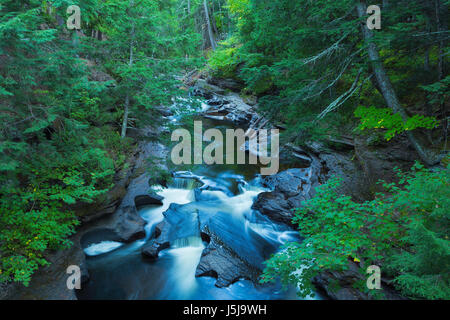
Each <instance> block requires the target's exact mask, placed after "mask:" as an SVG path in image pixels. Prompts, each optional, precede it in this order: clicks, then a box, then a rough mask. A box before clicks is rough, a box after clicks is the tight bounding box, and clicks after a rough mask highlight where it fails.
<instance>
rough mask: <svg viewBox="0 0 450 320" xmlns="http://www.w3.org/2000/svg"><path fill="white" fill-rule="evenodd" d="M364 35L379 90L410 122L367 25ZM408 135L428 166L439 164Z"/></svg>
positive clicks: (362, 6) (362, 9) (361, 5)
mask: <svg viewBox="0 0 450 320" xmlns="http://www.w3.org/2000/svg"><path fill="white" fill-rule="evenodd" d="M357 10H358V16H359V17H360V18H363V17H365V16H366V13H367V5H366V3H365V2H363V1H360V2H358V4H357ZM362 33H363V37H364V40H365V42H366V44H367V52H368V55H369V60H370V62H371V64H372V67H373V71H374V73H375V77H376V79H377V82H378V86H379V90H380V92H381V94H382V95H383V98H384V100H385V101H386V104H387V105H388V106H389V107H390V108H391V109H392V110H393V111H394V113H398V114H399V115H400V116H401V117H402V119H403V121H404V122H405V123H406V121H407V120H408V115H407V114H406V111H405V110H404V109H403V107H402V105H401V104H400V101H399V100H398V98H397V95H396V93H395V90H394V88H393V86H392V83H391V81H390V79H389V76H388V75H387V73H386V70H385V69H384V66H383V64H382V62H381V59H380V55H379V53H378V48H377V46H376V44H375V43H374V42H373V32H372V30H369V28H367V25H366V24H363V26H362ZM406 135H407V137H408V140H409V142H410V143H411V144H412V146H413V147H414V149H415V150H416V151H417V153H418V155H419V157H420V159H421V160H422V161H423V162H424V163H425V164H427V165H429V166H431V165H435V164H437V163H438V162H439V160H437V159H431V157H430V155H428V153H427V152H426V151H425V149H424V148H423V147H422V145H421V144H420V142H419V141H418V140H417V139H416V137H415V136H414V135H413V133H412V132H411V131H406Z"/></svg>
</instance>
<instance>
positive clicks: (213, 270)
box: [195, 240, 258, 288]
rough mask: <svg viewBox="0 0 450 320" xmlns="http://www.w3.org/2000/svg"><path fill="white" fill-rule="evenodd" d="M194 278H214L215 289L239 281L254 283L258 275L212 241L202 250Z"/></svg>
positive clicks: (231, 253)
mask: <svg viewBox="0 0 450 320" xmlns="http://www.w3.org/2000/svg"><path fill="white" fill-rule="evenodd" d="M195 276H196V277H214V278H216V279H217V281H216V284H215V285H216V287H219V288H223V287H228V286H229V285H231V284H233V283H235V282H236V281H238V280H240V279H248V280H253V281H256V279H257V277H258V274H257V273H256V272H254V269H253V268H251V267H249V266H248V265H247V264H246V263H245V262H244V261H242V260H241V259H240V258H239V257H237V256H236V255H235V254H233V252H232V251H230V250H229V249H227V248H225V247H223V246H221V245H219V244H217V243H216V242H215V241H214V240H213V242H211V243H210V244H209V245H208V247H207V248H206V249H205V250H203V253H202V257H201V259H200V263H199V264H198V266H197V270H196V272H195Z"/></svg>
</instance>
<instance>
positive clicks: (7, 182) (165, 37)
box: [0, 0, 201, 285]
mask: <svg viewBox="0 0 450 320" xmlns="http://www.w3.org/2000/svg"><path fill="white" fill-rule="evenodd" d="M132 3H133V1H128V0H127V1H124V0H108V1H97V0H89V1H65V0H61V1H52V2H49V1H34V0H32V1H16V0H14V1H12V0H0V132H1V134H0V226H1V227H0V281H1V282H3V281H11V280H13V281H17V282H21V283H23V284H24V285H28V284H29V282H30V279H31V276H32V274H33V272H35V271H36V269H37V268H38V267H40V266H43V265H46V264H48V262H47V260H46V258H45V255H46V253H47V250H57V249H64V248H67V247H68V246H69V245H70V241H69V240H68V237H69V236H70V235H71V234H73V232H74V230H75V229H74V228H75V227H76V226H77V224H78V220H77V212H76V211H74V209H73V208H74V207H75V205H79V204H80V203H92V202H94V201H96V200H97V199H99V197H100V196H102V195H104V194H105V193H106V192H107V191H108V190H109V189H110V188H111V187H112V183H113V176H114V174H115V172H116V171H118V170H120V169H122V167H123V165H124V164H125V160H126V158H127V157H128V156H129V154H130V153H131V150H132V148H133V146H132V144H131V139H121V137H120V134H119V130H120V124H121V120H122V117H123V104H124V100H125V99H124V97H125V95H126V94H129V95H130V97H131V98H130V101H131V105H130V109H131V113H132V114H131V115H132V117H133V118H134V119H135V120H132V121H130V122H131V124H132V125H133V126H136V127H138V126H140V125H143V124H145V122H147V124H148V123H149V122H151V123H152V124H154V125H157V124H158V121H160V119H159V118H160V116H159V115H158V114H157V113H156V112H153V113H151V112H150V113H149V111H151V109H152V107H154V106H158V105H162V104H166V105H167V104H172V101H171V97H172V96H174V95H175V96H179V97H181V96H182V94H181V93H180V90H179V89H178V86H179V85H180V83H179V81H176V80H175V77H174V73H176V72H178V71H180V70H182V69H183V68H187V67H188V65H190V64H192V65H195V64H198V62H199V61H201V60H198V59H197V60H196V59H195V53H196V52H195V50H196V49H197V47H198V43H199V40H200V38H199V36H198V35H197V34H195V32H194V31H193V29H192V23H191V26H190V27H189V28H190V29H189V30H190V34H185V33H184V31H185V29H183V28H184V27H185V26H183V25H182V23H181V20H179V19H178V16H177V13H176V12H174V10H173V9H174V6H175V5H176V1H165V2H164V4H163V3H162V2H158V1H145V0H136V1H134V6H133V5H132ZM72 4H77V5H79V6H80V7H81V11H82V14H81V17H82V31H83V33H84V35H86V36H84V37H79V36H77V35H75V34H74V33H73V32H72V31H69V30H67V29H66V26H65V18H66V16H67V14H66V9H67V7H68V6H69V5H72ZM61 21H62V23H61ZM133 26H134V30H135V32H134V34H133V36H130V35H131V34H132V29H133ZM93 31H96V32H98V31H101V32H102V33H103V34H106V38H107V39H106V40H104V41H99V40H98V39H95V38H92V37H89V36H87V35H91V33H92V32H93ZM130 47H131V50H132V53H133V56H134V63H133V64H132V65H130V64H129V59H130ZM186 55H192V56H193V59H186V57H185V56H186ZM102 73H103V74H106V73H107V74H106V76H103V77H100V78H105V79H104V80H101V79H98V80H97V78H99V76H98V75H99V74H100V75H101V74H102Z"/></svg>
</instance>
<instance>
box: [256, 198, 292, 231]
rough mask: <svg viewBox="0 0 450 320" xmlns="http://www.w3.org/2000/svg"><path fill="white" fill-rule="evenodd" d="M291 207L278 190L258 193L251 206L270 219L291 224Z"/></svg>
mask: <svg viewBox="0 0 450 320" xmlns="http://www.w3.org/2000/svg"><path fill="white" fill-rule="evenodd" d="M292 208H293V207H291V205H290V204H289V202H288V201H287V200H286V199H285V197H284V195H283V194H281V193H279V192H263V193H260V194H259V195H258V197H257V199H256V201H255V203H254V204H253V206H252V209H254V210H258V211H259V212H261V213H262V214H264V215H266V216H267V217H268V218H270V219H271V220H272V221H276V222H281V223H284V224H287V225H292V218H293V212H292V211H291V210H292Z"/></svg>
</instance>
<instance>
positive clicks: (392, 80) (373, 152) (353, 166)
mask: <svg viewBox="0 0 450 320" xmlns="http://www.w3.org/2000/svg"><path fill="white" fill-rule="evenodd" d="M371 5H375V6H377V7H378V8H379V9H380V12H379V14H380V15H379V16H377V17H374V16H373V15H374V14H375V15H376V10H375V11H374V13H372V14H370V13H369V11H370V10H369V11H368V10H367V8H368V6H371ZM71 6H72V8H73V6H75V7H76V8H78V9H79V13H80V15H79V18H80V20H79V21H76V20H77V19H78V18H77V16H76V14H75V13H76V11H77V10H76V8H75V9H73V10H71V9H70V10H69V9H68V8H69V7H71ZM449 6H450V1H448V0H408V1H406V0H379V1H370V0H358V1H353V0H338V1H336V0H334V1H332V0H314V1H311V0H297V1H292V0H271V1H269V0H45V1H38V0H0V151H1V153H0V299H17V298H19V299H24V298H25V299H27V298H29V297H30V295H31V294H30V292H32V293H33V294H34V293H35V292H38V291H39V290H40V291H39V292H45V290H47V291H48V292H49V293H48V295H46V296H38V297H37V298H38V299H40V298H44V299H46V298H49V299H52V298H57V299H58V298H61V295H58V296H56V295H55V296H52V294H53V292H58V294H59V293H60V292H64V294H66V291H64V290H66V279H67V276H68V275H67V273H66V268H67V267H68V266H69V265H70V264H74V263H66V262H62V261H72V260H73V261H77V262H76V263H75V264H76V265H77V264H78V262H80V261H81V262H80V265H81V264H83V265H84V266H83V267H82V268H81V269H82V270H84V269H86V270H88V271H89V272H88V273H89V276H86V279H87V278H90V279H91V280H86V279H85V278H84V274H85V272H84V271H83V276H82V277H81V281H82V287H83V289H81V290H79V291H80V293H77V298H78V299H93V298H101V299H102V298H106V299H125V298H126V299H128V298H132V299H133V298H137V299H154V298H157V299H197V298H199V297H200V296H197V295H200V294H205V293H204V292H206V290H205V289H199V288H214V290H220V289H222V288H226V287H229V286H230V288H231V291H232V292H233V294H235V295H233V296H230V297H228V296H227V297H228V298H229V299H238V300H239V299H246V298H250V299H255V300H259V299H283V298H285V296H282V297H281V296H273V294H274V293H273V292H275V291H276V290H275V289H271V288H274V287H273V286H280V287H282V288H283V289H285V290H287V291H289V290H291V291H292V290H293V291H295V292H294V295H295V296H296V298H299V299H302V298H307V297H312V296H314V295H316V297H317V298H318V297H319V296H320V297H321V298H323V299H338V300H339V299H419V300H422V299H427V300H448V299H450V241H449V235H450V179H449V178H450V171H449V169H450V167H449V165H450V156H449V153H448V150H449V146H448V136H449V131H448V129H449V117H450V114H449V106H450V103H449V101H450V100H449V95H450V75H449V60H450V59H449V50H450V47H449V39H450V33H449V30H448V26H449V22H450V21H449V17H450V16H449V14H448V13H449ZM369 18H370V19H379V22H380V25H379V26H378V27H376V28H373V27H372V28H369V20H368V19H369ZM74 19H75V20H74ZM74 21H75V22H79V25H78V26H74V24H73V22H74ZM71 25H72V28H71V27H70V26H71ZM75 25H76V23H75ZM205 106H206V107H205ZM199 117H201V118H202V119H204V121H205V123H206V121H208V122H207V123H206V124H205V126H208V127H210V128H219V129H221V130H222V129H224V128H229V126H230V128H243V129H244V130H247V129H249V128H250V129H251V128H253V129H255V130H257V129H274V128H276V129H278V130H279V131H280V145H281V150H280V161H281V165H280V173H277V174H276V175H273V176H267V177H265V176H260V175H258V174H257V173H259V167H258V168H256V170H255V168H253V167H250V166H245V167H242V166H241V167H239V166H228V167H227V166H226V165H220V166H219V165H213V166H211V165H202V166H192V167H188V168H185V167H182V168H181V167H177V166H174V165H173V163H171V162H170V159H169V156H170V151H169V152H162V151H161V150H160V149H164V150H169V148H170V147H171V143H172V142H173V141H172V142H171V141H170V133H171V132H172V131H173V130H174V129H175V128H176V127H177V126H180V125H181V126H184V127H186V128H189V129H192V126H193V120H194V119H197V120H198V118H199ZM219 133H220V131H219ZM244 145H245V144H244ZM150 146H151V147H150ZM158 148H160V149H158ZM155 149H158V150H156V151H155ZM247 151H248V150H247ZM250 153H251V150H250ZM181 170H184V171H181ZM304 170H309V171H308V172H310V174H306V175H304ZM142 177H144V178H143V179H144V180H145V183H144V184H143V187H142V186H141V184H139V183H141V182H140V181H141V180H140V179H141V178H142ZM236 177H237V178H236ZM138 180H139V181H138ZM297 180H298V181H297ZM136 181H138V182H136ZM223 181H226V183H225V182H223ZM296 183H297V184H296ZM201 184H203V186H202V185H201ZM136 186H137V187H136ZM154 186H158V188H157V189H154V188H153V187H154ZM151 187H152V188H153V189H152V190H151V191H150V189H151ZM137 189H139V191H136V190H137ZM161 189H162V191H161ZM185 196H186V199H184V198H183V197H185ZM192 197H194V198H192ZM128 198H130V199H131V200H130V201H128V200H127V199H128ZM163 198H164V200H163ZM181 198H183V201H184V200H186V201H184V202H177V201H181ZM192 199H195V201H193V200H192ZM170 201H172V202H170ZM130 203H131V204H130ZM155 205H160V206H162V207H158V208H156V209H155V208H154V206H155ZM148 206H150V207H148ZM228 207H230V208H229V209H228ZM203 208H207V209H203ZM145 210H147V211H145ZM152 210H153V211H152ZM155 210H156V211H157V213H156V211H155ZM158 210H159V211H158ZM220 210H222V211H223V212H221V211H220ZM227 210H229V212H228V211H227ZM222 213H223V214H222ZM227 213H230V214H229V215H228V216H233V218H229V217H228V216H227ZM178 215H182V217H179V216H178ZM236 215H239V217H238V218H236ZM155 217H156V218H155ZM171 217H172V218H171ZM190 217H194V218H192V219H196V220H195V221H198V222H196V224H195V230H194V231H193V228H194V227H192V225H193V223H192V221H191V220H189V219H191V218H190ZM108 219H110V220H111V221H112V222H111V221H110V220H108ZM121 219H122V220H121ZM152 219H153V220H154V221H153V220H152ZM158 219H159V220H158ZM177 219H179V220H177ZM227 219H229V220H227ZM175 220H176V221H179V222H178V225H177V226H178V227H177V228H176V227H175V222H173V221H175ZM103 221H105V222H103ZM180 221H181V222H180ZM152 223H153V225H152ZM109 224H111V225H113V226H112V227H111V226H110V225H109ZM198 225H200V229H198V228H199V227H198ZM227 228H230V230H228V229H227ZM241 228H243V229H242V230H245V231H242V232H241ZM131 229H132V230H133V232H131V231H129V230H131ZM179 229H181V230H182V231H180V230H179ZM191 229H192V230H191ZM117 230H119V231H117ZM124 230H126V231H124ZM136 230H137V231H136ZM155 230H156V231H155ZM248 230H250V231H248ZM261 230H263V231H261ZM131 233H132V234H131ZM181 233H182V235H180V234H181ZM93 234H95V236H93ZM125 234H126V235H125ZM130 234H131V235H130ZM268 234H269V235H270V236H267V235H268ZM273 235H275V236H273ZM164 237H168V239H163V240H161V238H164ZM94 238H95V239H94ZM285 238H289V240H283V241H281V240H279V239H285ZM140 239H141V240H140ZM274 239H275V240H274ZM276 239H278V240H276ZM101 241H103V242H101ZM105 241H108V244H109V245H111V244H112V245H114V244H117V247H114V248H113V247H111V249H108V251H107V252H106V251H105V252H103V251H102V252H100V253H96V254H93V257H91V256H90V254H89V252H92V251H93V250H91V251H88V249H89V246H93V245H98V244H101V243H103V245H105ZM139 241H142V243H141V242H139ZM202 241H203V242H202ZM138 244H139V248H137V246H138ZM119 246H121V247H120V248H119V249H116V248H118V247H119ZM132 246H136V248H135V247H133V248H131V247H132ZM141 247H142V248H141ZM90 248H91V249H92V248H94V247H90ZM96 248H97V247H96ZM102 248H103V247H102ZM186 248H187V249H186ZM267 248H271V249H267ZM113 249H114V250H115V251H114V250H113ZM188 249H189V251H188ZM98 250H100V249H98ZM101 250H103V249H101ZM120 250H122V251H120ZM126 250H129V251H126ZM132 250H135V251H132ZM136 250H137V251H136ZM141 250H142V254H143V256H144V257H147V259H148V257H149V256H151V259H152V260H151V261H150V262H148V261H147V260H142V259H141V257H140V254H139V262H136V263H134V262H132V261H134V260H130V262H129V263H128V265H129V266H128V267H126V268H132V267H131V265H132V264H133V263H134V265H135V267H133V268H135V269H132V270H133V272H135V277H136V278H133V280H130V279H128V278H126V279H127V282H129V283H131V282H133V281H136V282H145V281H147V280H148V281H150V280H149V279H153V278H141V279H139V275H140V274H144V273H145V277H147V276H149V275H148V274H152V273H153V272H157V270H156V266H155V264H158V263H161V264H162V263H167V264H168V265H169V266H170V267H167V268H166V269H167V270H172V269H171V268H174V269H173V270H175V269H176V268H177V266H181V267H179V268H181V269H183V272H185V273H183V272H181V271H180V270H178V269H176V270H175V271H165V272H167V274H166V273H163V274H158V275H154V277H155V279H156V278H158V279H163V278H164V279H168V280H167V283H168V284H167V285H168V286H169V285H170V283H172V282H171V281H173V283H175V284H174V285H173V286H174V288H178V289H176V290H174V291H177V292H179V294H180V295H179V296H172V295H169V294H167V295H164V294H163V293H162V291H161V290H162V289H161V290H160V289H156V288H153V289H148V292H147V291H145V292H146V293H145V295H144V296H140V295H137V293H136V292H138V291H139V290H137V289H136V288H134V289H133V288H128V286H127V287H125V286H123V287H120V283H121V282H120V281H118V282H117V283H114V284H111V286H112V287H111V288H116V287H120V290H119V292H120V294H122V293H123V295H120V294H119V293H117V294H118V296H115V295H113V294H112V293H104V292H103V291H101V289H99V288H98V287H95V281H92V279H98V283H99V282H100V283H102V282H101V281H103V280H102V279H103V278H107V276H106V275H105V274H106V271H104V270H106V267H105V266H104V265H106V264H108V263H107V262H106V261H109V260H106V259H107V258H108V257H109V258H110V259H113V255H114V254H115V253H117V254H119V253H118V252H125V251H126V252H128V253H127V254H130V252H138V253H139V252H141ZM152 250H153V251H152ZM177 250H178V251H177ZM180 250H181V251H180ZM183 250H185V251H186V252H187V253H186V252H185V251H183ZM221 250H224V252H221ZM258 250H260V251H258ZM94 251H95V250H94ZM165 251H167V252H169V253H168V257H169V258H167V256H166V255H165V254H163V253H164V252H165ZM74 252H76V253H74ZM83 252H84V253H83ZM149 252H150V253H149ZM155 252H156V253H155ZM211 252H212V253H211ZM214 252H215V253H214ZM259 253H260V254H259ZM123 255H125V253H123ZM61 256H63V257H64V259H63V258H60V257H61ZM85 256H86V257H85ZM131 256H132V254H130V259H136V257H135V256H133V258H131ZM57 257H58V258H57ZM75 257H76V258H75ZM80 257H81V258H80ZM224 257H233V258H224ZM71 259H72V260H71ZM80 259H81V260H80ZM101 259H105V261H103V262H102V260H101ZM165 259H166V260H165ZM171 259H172V260H171ZM221 259H224V260H221ZM233 259H236V261H237V262H235V261H234V260H233ZM141 260H142V261H141ZM225 260H228V261H233V264H230V265H228V264H227V263H226V262H224V261H225ZM155 261H156V262H155ZM64 263H65V264H64ZM102 263H103V264H102ZM117 263H118V262H117ZM112 264H113V263H111V264H110V265H112ZM191 264H192V266H191V267H190V268H191V269H189V270H187V268H188V267H189V266H190V265H191ZM164 266H165V265H164ZM369 266H376V267H377V268H378V269H379V270H381V275H380V277H381V278H379V279H377V280H375V286H376V287H377V288H376V289H378V290H374V289H373V287H370V286H369V285H368V280H367V277H368V274H367V270H368V267H369ZM102 268H103V269H102ZM110 268H111V269H108V272H109V273H110V274H111V273H113V274H116V273H115V272H117V273H118V272H119V269H120V268H125V267H123V266H122V265H121V267H119V266H117V267H115V268H114V269H113V267H112V266H111V267H110ZM152 268H154V269H152ZM160 268H162V269H164V268H165V267H160ZM185 269H186V270H185ZM54 270H56V271H54ZM102 270H103V271H104V272H103V273H102ZM142 270H147V271H146V272H144V271H142ZM153 270H154V271H153ZM177 270H178V271H177ZM158 272H159V271H158ZM171 272H172V273H171ZM177 272H181V273H177ZM54 274H57V276H54ZM86 274H87V272H86ZM177 275H179V276H177ZM122 276H123V275H122ZM46 277H50V278H51V283H52V284H51V285H49V284H48V282H49V281H50V280H48V278H46ZM96 277H97V278H96ZM143 277H144V276H143ZM187 278H189V279H190V280H189V279H188V280H189V281H191V282H189V281H188V280H186V279H187ZM191 278H192V279H191ZM197 278H198V279H200V280H198V279H197ZM202 278H204V279H203V280H201V279H202ZM210 278H211V279H212V278H215V279H214V280H211V281H213V282H208V281H210V280H208V279H210ZM183 279H184V280H183ZM242 279H245V280H242ZM104 281H106V280H104ZM151 281H154V280H151ZM155 281H156V280H155ZM161 281H162V280H161ZM215 281H217V282H215ZM241 281H244V282H242V283H244V284H245V288H246V289H245V290H246V293H245V296H241V295H238V293H235V291H233V290H235V289H233V288H235V283H236V282H241ZM246 281H248V283H247V282H246ZM124 282H125V281H124ZM149 283H150V282H149ZM53 284H54V285H53ZM181 284H182V285H181ZM244 284H243V286H244ZM366 284H367V285H366ZM115 286H116V287H115ZM55 287H58V288H60V289H58V290H59V291H58V290H56V289H54V288H55ZM43 288H44V289H43ZM45 288H46V289H45ZM61 288H62V289H61ZM85 288H86V289H85ZM195 288H197V289H195ZM259 288H269V289H267V290H266V291H270V292H271V293H270V295H268V296H265V295H263V294H266V293H265V292H266V291H264V290H263V289H259ZM277 288H278V287H277ZM77 289H79V288H77ZM42 290H44V291H42ZM211 290H213V289H211ZM112 291H113V290H112V289H110V292H112ZM139 292H143V291H142V290H141V291H139ZM202 292H203V293H202ZM208 292H209V291H208ZM211 292H213V291H211ZM214 292H216V291H214ZM217 292H219V291H217ZM220 292H221V291H220ZM263 292H264V293H263ZM25 293H27V294H25ZM133 294H136V295H133ZM64 297H66V296H65V295H64V296H63V298H64ZM220 297H221V296H220V294H219V293H217V295H215V293H214V294H213V295H211V296H201V298H202V299H220ZM33 298H36V297H35V296H33Z"/></svg>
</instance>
